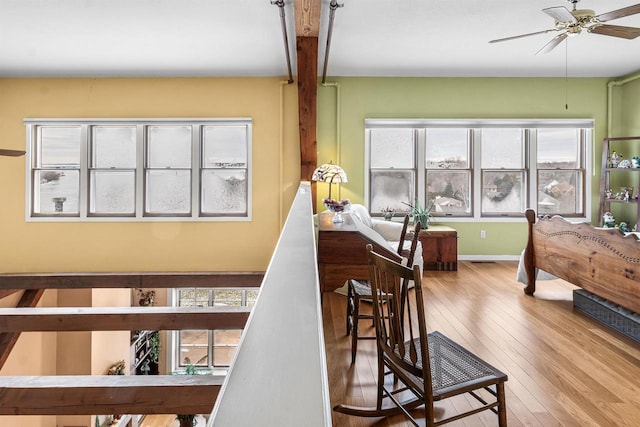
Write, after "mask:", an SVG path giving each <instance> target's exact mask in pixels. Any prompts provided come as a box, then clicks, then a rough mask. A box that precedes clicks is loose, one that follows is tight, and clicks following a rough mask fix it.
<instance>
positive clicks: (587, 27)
mask: <svg viewBox="0 0 640 427" xmlns="http://www.w3.org/2000/svg"><path fill="white" fill-rule="evenodd" d="M567 1H569V3H571V4H572V5H573V9H572V10H569V9H567V8H566V7H564V6H555V7H548V8H546V9H542V11H543V12H544V13H546V14H547V15H549V16H550V17H551V18H553V19H554V20H555V27H554V28H550V29H548V30H543V31H537V32H534V33H527V34H520V35H517V36H511V37H505V38H501V39H496V40H491V41H490V42H489V43H497V42H503V41H508V40H514V39H519V38H522V37H529V36H533V35H537V34H546V33H551V32H555V31H561V33H560V34H558V35H557V36H555V37H554V38H553V39H551V41H549V42H548V43H547V44H546V45H544V46H543V47H542V48H541V49H540V50H539V51H538V52H536V55H538V54H541V53H548V52H550V51H552V50H553V49H554V48H555V47H556V46H558V45H559V44H560V43H562V42H563V41H564V40H565V39H566V38H567V37H569V36H574V35H577V34H580V33H582V31H583V30H584V31H586V32H588V33H593V34H600V35H604V36H611V37H618V38H623V39H635V38H636V37H638V36H640V28H637V27H625V26H622V25H610V24H605V22H608V21H612V20H614V19H618V18H623V17H625V16H630V15H635V14H637V13H640V4H636V5H633V6H628V7H623V8H622V9H618V10H613V11H611V12H606V13H602V14H600V15H596V13H595V11H593V10H591V9H577V8H576V5H577V4H578V1H579V0H567Z"/></svg>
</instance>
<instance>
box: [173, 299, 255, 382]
mask: <svg viewBox="0 0 640 427" xmlns="http://www.w3.org/2000/svg"><path fill="white" fill-rule="evenodd" d="M185 289H193V290H198V289H200V290H206V291H208V292H209V298H208V300H207V306H208V307H212V306H214V305H215V298H214V296H213V295H214V294H215V291H224V290H233V291H241V293H242V294H241V295H242V296H241V300H240V306H241V307H247V306H248V297H247V293H248V292H250V291H257V292H259V291H260V288H259V287H243V288H234V287H229V288H225V287H220V288H218V287H216V288H207V287H189V288H170V289H167V301H168V303H169V305H170V306H172V307H178V306H179V303H180V291H181V290H185ZM256 298H257V297H256ZM253 305H255V300H253V301H252V307H253ZM201 330H204V329H201ZM225 330H237V329H215V330H214V329H209V330H207V333H208V338H207V355H208V361H209V363H208V366H196V369H198V370H202V371H207V372H211V373H213V374H216V375H226V374H227V372H228V370H229V368H230V366H225V365H218V366H216V365H213V361H214V359H215V354H214V353H215V343H214V331H225ZM179 333H180V331H171V332H170V333H169V334H167V336H168V341H169V342H168V347H167V348H169V352H168V354H169V358H170V359H169V363H170V366H171V372H182V371H184V370H185V369H186V367H185V366H184V365H182V364H181V363H180V359H181V355H180V354H179V353H180V337H179ZM241 334H242V332H241ZM239 345H240V343H239V342H238V346H239ZM238 346H236V350H237V347H238Z"/></svg>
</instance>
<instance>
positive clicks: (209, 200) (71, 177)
mask: <svg viewBox="0 0 640 427" xmlns="http://www.w3.org/2000/svg"><path fill="white" fill-rule="evenodd" d="M25 123H26V125H27V137H28V141H29V143H28V154H27V155H28V162H29V164H30V165H31V167H30V171H29V175H28V177H27V182H28V191H29V194H30V197H29V199H28V201H27V205H28V206H27V212H28V218H29V219H31V220H62V221H65V220H67V221H68V220H72V221H73V220H75V221H77V220H83V221H85V220H86V221H91V220H99V221H105V220H154V219H159V218H160V219H163V220H168V219H177V220H219V219H225V220H238V219H240V220H242V219H245V220H246V219H250V200H251V194H250V189H251V182H250V179H251V174H250V167H249V165H250V160H251V138H252V134H251V131H252V123H251V120H250V119H224V120H223V119H197V120H193V119H192V120H181V119H175V120H173V119H166V120H153V119H139V120H134V119H113V120H65V119H60V120H54V119H49V120H25Z"/></svg>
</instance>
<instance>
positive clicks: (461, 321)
mask: <svg viewBox="0 0 640 427" xmlns="http://www.w3.org/2000/svg"><path fill="white" fill-rule="evenodd" d="M516 267H517V265H516V263H515V262H496V263H472V262H461V263H459V265H458V271H446V272H437V271H426V272H425V278H424V283H423V284H424V286H425V298H426V299H425V305H426V311H427V324H428V328H429V330H439V331H440V332H442V333H444V334H445V335H447V336H449V337H450V338H452V339H454V340H455V341H457V342H458V343H459V344H461V345H463V346H464V347H466V348H468V349H469V350H472V351H473V352H475V353H476V354H478V355H479V356H480V357H482V358H483V359H485V360H487V361H488V362H489V363H491V364H493V365H495V366H496V367H497V368H499V369H501V370H502V371H503V372H505V373H507V374H508V376H509V380H508V381H507V383H506V392H507V408H508V422H509V426H525V425H526V426H541V427H549V426H581V427H582V426H607V427H609V426H638V425H640V344H638V343H636V342H635V341H633V340H630V339H628V338H626V337H625V336H623V335H621V334H619V333H617V332H614V331H613V330H611V329H609V328H607V327H605V326H602V325H600V324H598V323H596V322H595V321H593V320H591V319H590V318H588V317H586V316H584V315H583V314H581V313H579V312H576V311H574V310H573V305H572V290H573V289H574V287H573V286H572V285H570V284H568V283H567V282H564V281H561V280H554V281H543V282H538V286H537V289H538V290H537V291H536V297H535V298H534V297H529V296H526V295H524V293H523V291H522V290H523V285H522V284H520V283H518V282H516V280H515V276H516ZM345 303H346V297H345V296H343V295H339V294H336V293H327V294H325V295H324V302H323V312H324V313H323V314H324V330H325V343H326V348H327V363H328V372H329V387H330V393H331V403H332V406H333V405H336V404H338V403H348V404H352V405H361V406H362V405H366V406H373V405H375V393H376V385H375V376H376V354H375V341H373V340H361V341H360V342H359V343H358V356H357V360H356V363H355V364H354V365H351V347H350V337H347V336H346V335H345V312H346V307H345ZM364 305H365V306H367V305H366V304H364ZM365 309H366V308H365ZM361 330H362V331H363V333H367V332H368V333H371V334H373V328H369V327H367V323H366V322H362V323H361ZM436 407H437V408H438V410H439V413H441V414H446V415H447V416H449V415H450V414H453V413H457V412H461V411H463V410H464V409H465V408H467V407H469V401H468V400H466V398H456V399H451V401H450V402H442V403H436ZM333 425H334V426H340V427H343V426H344V427H351V426H409V425H410V424H409V423H408V422H406V420H405V419H404V417H402V416H397V417H393V418H388V419H383V418H358V417H352V416H347V415H344V414H339V413H336V412H333ZM447 425H450V426H452V427H453V426H469V427H475V426H497V417H496V416H495V415H493V414H492V413H484V414H480V415H475V416H472V417H469V418H466V419H463V420H460V421H457V422H454V423H451V424H447Z"/></svg>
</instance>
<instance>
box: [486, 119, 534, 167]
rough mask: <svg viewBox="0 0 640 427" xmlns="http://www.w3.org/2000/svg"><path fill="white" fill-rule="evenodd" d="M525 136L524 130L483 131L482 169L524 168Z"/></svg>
mask: <svg viewBox="0 0 640 427" xmlns="http://www.w3.org/2000/svg"><path fill="white" fill-rule="evenodd" d="M523 135H524V132H523V131H522V129H482V145H481V152H482V156H481V160H482V168H483V169H500V168H505V169H520V168H523V167H524V139H523Z"/></svg>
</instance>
